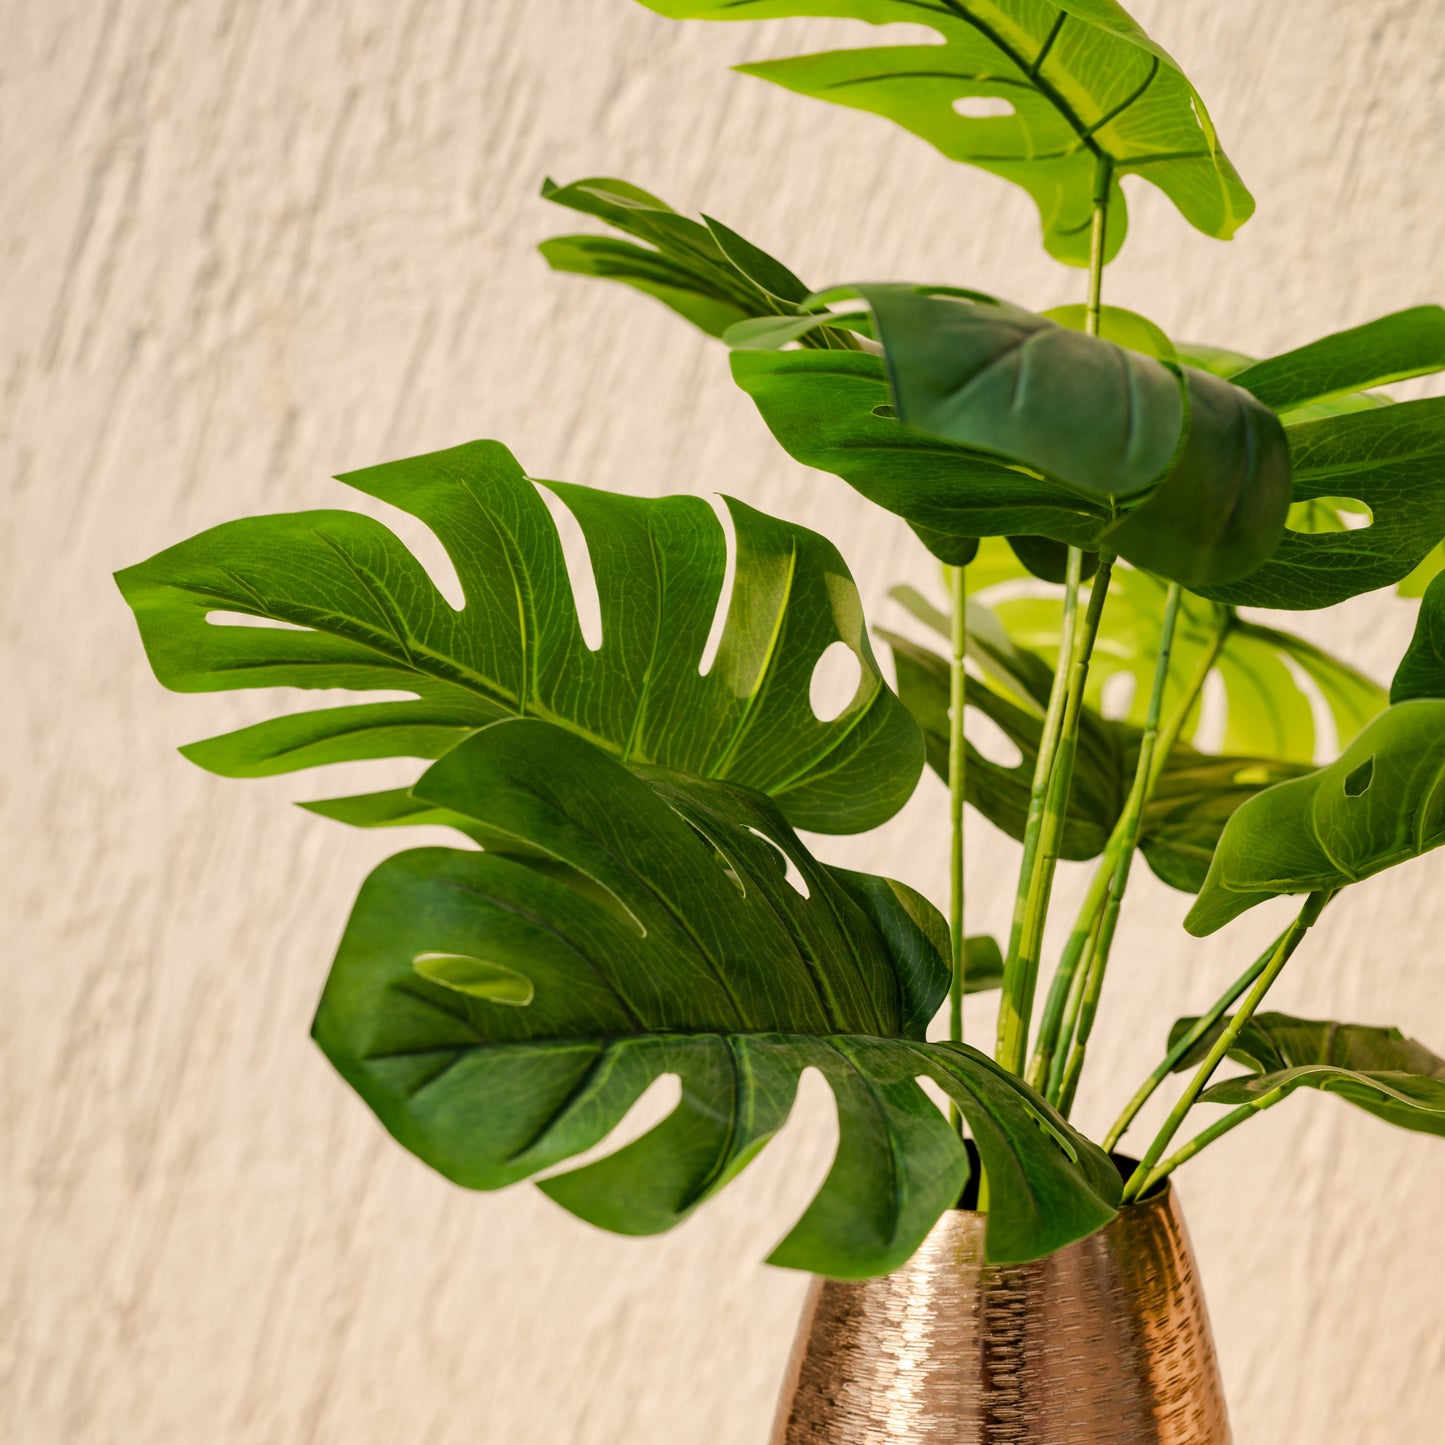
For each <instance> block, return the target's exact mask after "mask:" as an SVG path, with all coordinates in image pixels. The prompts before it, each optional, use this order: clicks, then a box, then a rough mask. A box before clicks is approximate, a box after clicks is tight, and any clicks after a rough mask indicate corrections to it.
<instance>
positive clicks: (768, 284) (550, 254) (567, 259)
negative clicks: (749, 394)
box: [540, 176, 854, 349]
mask: <svg viewBox="0 0 1445 1445" xmlns="http://www.w3.org/2000/svg"><path fill="white" fill-rule="evenodd" d="M542 195H543V196H544V197H545V198H546V199H547V200H549V201H555V202H556V203H557V204H558V205H559V206H567V207H568V208H570V209H571V210H574V211H580V212H581V213H582V214H583V215H587V216H595V217H596V218H597V219H598V220H600V221H605V222H606V223H607V224H608V225H610V226H613V227H615V228H616V229H617V230H619V231H622V232H624V233H625V234H626V235H629V236H632V237H635V238H636V239H635V240H633V241H619V240H617V239H616V238H614V237H610V236H554V237H553V238H552V239H551V240H549V241H544V242H542V245H541V247H540V249H541V252H542V255H543V256H544V257H545V258H546V260H547V264H548V265H550V266H551V267H552V268H553V270H556V271H571V272H575V273H576V274H578V275H582V276H598V277H601V278H603V279H604V280H608V281H621V282H622V283H623V284H624V285H627V286H631V287H633V288H635V289H636V290H638V291H643V292H645V293H646V294H647V295H649V296H655V297H656V298H657V299H658V300H659V301H661V302H663V303H664V304H665V305H667V306H670V307H671V308H672V309H673V310H674V311H676V312H678V313H679V315H681V316H684V317H686V318H687V320H689V321H691V322H692V323H693V325H694V326H697V327H699V328H701V329H702V330H703V331H706V332H707V333H708V335H709V336H721V335H722V334H723V333H724V332H725V331H727V330H728V328H729V327H731V326H735V325H737V324H738V323H739V322H743V321H748V320H751V319H753V318H757V317H768V318H772V319H774V320H775V321H776V320H778V319H779V318H797V317H798V316H800V315H801V314H802V313H803V307H802V306H801V305H800V304H799V303H800V302H802V301H803V300H804V299H806V298H807V296H808V294H809V293H808V288H807V287H806V286H805V285H804V284H803V283H802V282H801V281H800V280H798V278H797V277H796V276H794V275H793V273H792V272H791V271H790V270H788V268H787V267H786V266H784V265H783V264H782V262H781V261H776V260H774V259H773V257H771V256H769V255H768V254H767V253H766V252H765V251H762V250H760V249H759V248H758V247H757V246H754V245H753V244H752V242H750V241H746V240H744V239H743V238H742V237H741V236H739V235H738V234H737V232H736V231H733V230H730V229H729V228H728V227H727V226H724V225H723V224H722V222H721V221H714V220H711V219H708V218H704V220H703V221H694V220H692V219H691V217H688V216H682V215H679V214H678V213H677V212H676V211H674V210H673V209H672V207H671V206H669V205H668V204H667V202H665V201H662V200H659V199H658V198H657V197H656V196H654V195H651V194H650V193H649V192H647V191H644V190H642V189H640V188H639V187H637V186H634V185H632V184H630V183H629V182H627V181H621V180H617V179H615V178H613V177H610V176H591V177H588V178H587V179H586V180H581V181H573V182H572V183H571V184H570V185H566V186H558V185H556V184H555V183H553V182H552V181H547V182H546V183H545V184H544V185H543V187H542ZM799 335H800V338H801V340H802V341H803V344H804V345H805V346H820V347H824V348H827V347H830V346H839V347H843V348H845V349H846V348H848V347H851V346H852V345H853V344H854V343H853V342H852V341H851V340H849V339H848V338H847V337H846V335H845V333H843V332H841V331H836V330H833V329H832V328H828V329H824V328H822V327H821V326H819V324H818V323H816V322H807V321H804V322H803V323H802V329H801V331H800V332H799ZM788 339H792V338H791V337H789V338H788ZM778 344H781V343H778Z"/></svg>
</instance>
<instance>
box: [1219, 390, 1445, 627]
mask: <svg viewBox="0 0 1445 1445" xmlns="http://www.w3.org/2000/svg"><path fill="white" fill-rule="evenodd" d="M1285 435H1286V437H1287V438H1288V440H1289V447H1290V457H1291V464H1292V472H1293V488H1294V500H1295V502H1296V503H1299V502H1305V501H1309V500H1311V499H1312V498H1316V497H1340V498H1346V499H1353V500H1355V501H1359V502H1363V503H1364V504H1365V506H1366V507H1367V508H1368V510H1369V513H1370V518H1371V520H1370V524H1369V525H1368V526H1367V527H1358V528H1354V529H1352V530H1348V531H1341V532H1319V531H1310V532H1299V531H1289V530H1287V531H1286V532H1285V534H1284V536H1283V538H1282V539H1281V541H1280V543H1279V546H1278V547H1277V548H1276V549H1275V551H1274V552H1273V553H1272V554H1271V555H1270V557H1269V558H1268V560H1267V561H1265V562H1264V564H1263V565H1262V566H1260V567H1258V568H1257V569H1256V570H1255V571H1253V572H1251V573H1250V574H1249V575H1248V576H1247V577H1245V578H1243V579H1242V580H1239V581H1235V582H1229V583H1221V584H1218V585H1204V586H1201V587H1200V588H1199V590H1200V591H1201V592H1203V593H1204V594H1205V595H1206V596H1208V597H1213V598H1215V599H1217V600H1218V601H1221V602H1229V603H1233V604H1235V605H1236V606H1247V607H1283V608H1317V607H1331V606H1333V605H1334V604H1335V603H1337V602H1343V601H1345V600H1346V599H1347V598H1350V597H1355V596H1358V595H1359V594H1360V593H1362V592H1371V591H1374V590H1375V589H1376V588H1378V587H1388V586H1391V585H1392V584H1394V583H1396V582H1399V581H1400V580H1401V579H1402V578H1404V577H1405V576H1407V575H1408V574H1409V573H1410V572H1411V571H1412V570H1413V569H1414V568H1415V567H1417V566H1418V565H1419V564H1420V563H1421V562H1422V561H1423V560H1424V559H1425V558H1426V557H1427V556H1428V555H1429V554H1430V553H1431V552H1432V551H1433V550H1434V548H1435V547H1436V545H1437V544H1438V543H1439V542H1440V541H1441V539H1442V538H1445V486H1442V485H1441V476H1442V474H1445V397H1427V398H1425V399H1423V400H1420V401H1404V402H1398V403H1396V404H1395V405H1393V406H1382V407H1377V408H1373V409H1370V410H1364V411H1358V410H1357V411H1349V412H1346V413H1345V414H1343V415H1338V416H1331V417H1326V418H1323V419H1321V420H1318V421H1308V422H1301V423H1299V424H1297V425H1291V426H1288V427H1286V428H1285Z"/></svg>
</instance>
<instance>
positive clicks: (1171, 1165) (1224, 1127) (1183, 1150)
mask: <svg viewBox="0 0 1445 1445" xmlns="http://www.w3.org/2000/svg"><path fill="white" fill-rule="evenodd" d="M1285 1097H1286V1090H1284V1089H1272V1090H1270V1092H1269V1093H1268V1094H1261V1095H1260V1096H1259V1098H1258V1099H1253V1100H1251V1101H1250V1102H1249V1103H1248V1104H1241V1105H1240V1106H1239V1107H1238V1108H1237V1109H1231V1110H1230V1111H1229V1113H1227V1114H1225V1115H1223V1116H1222V1117H1221V1118H1218V1119H1216V1120H1215V1121H1214V1123H1212V1124H1211V1125H1209V1127H1208V1128H1207V1129H1201V1130H1200V1131H1199V1132H1198V1133H1197V1134H1196V1135H1195V1136H1194V1137H1193V1138H1192V1139H1191V1140H1190V1141H1189V1142H1188V1143H1187V1144H1184V1145H1181V1146H1180V1147H1179V1148H1178V1149H1176V1150H1175V1151H1174V1153H1172V1154H1171V1155H1170V1156H1169V1157H1168V1158H1167V1159H1166V1160H1164V1162H1163V1163H1162V1164H1160V1165H1158V1166H1157V1167H1156V1168H1155V1170H1154V1172H1153V1173H1152V1174H1151V1175H1150V1176H1149V1178H1148V1179H1146V1180H1145V1181H1144V1186H1143V1188H1142V1189H1141V1190H1140V1191H1139V1192H1140V1193H1141V1194H1142V1193H1143V1192H1144V1190H1147V1189H1152V1188H1153V1187H1154V1186H1155V1185H1156V1184H1158V1183H1159V1182H1160V1181H1161V1180H1163V1179H1165V1178H1167V1177H1168V1176H1169V1175H1170V1174H1172V1173H1173V1172H1174V1171H1175V1170H1176V1169H1177V1168H1178V1167H1179V1166H1180V1165H1181V1164H1183V1163H1184V1162H1185V1161H1186V1160H1189V1159H1192V1158H1194V1156H1195V1155H1196V1154H1198V1153H1199V1151H1200V1150H1201V1149H1203V1148H1204V1147H1205V1146H1206V1145H1208V1144H1212V1143H1213V1142H1214V1141H1215V1140H1216V1139H1218V1138H1221V1137H1222V1136H1223V1135H1225V1134H1227V1133H1229V1131H1230V1130H1231V1129H1234V1128H1237V1127H1238V1126H1239V1125H1240V1124H1242V1123H1244V1121H1245V1120H1246V1119H1249V1118H1252V1117H1253V1116H1254V1115H1255V1114H1259V1113H1263V1111H1264V1110H1265V1109H1269V1108H1272V1107H1273V1106H1274V1105H1275V1104H1277V1103H1279V1101H1280V1100H1281V1099H1283V1098H1285Z"/></svg>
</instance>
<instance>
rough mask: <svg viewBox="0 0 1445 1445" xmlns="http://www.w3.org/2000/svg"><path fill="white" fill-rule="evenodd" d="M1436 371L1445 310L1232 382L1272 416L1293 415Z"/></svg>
mask: <svg viewBox="0 0 1445 1445" xmlns="http://www.w3.org/2000/svg"><path fill="white" fill-rule="evenodd" d="M1440 370H1445V309H1442V308H1441V307H1439V306H1416V307H1414V308H1412V309H1411V310H1409V311H1396V312H1394V313H1393V314H1391V315H1389V316H1382V317H1380V318H1379V319H1378V320H1376V321H1367V322H1366V323H1365V324H1364V325H1363V326H1355V327H1352V328H1351V329H1350V330H1348V331H1338V332H1335V333H1334V334H1333V335H1331V336H1325V337H1322V338H1321V339H1320V340H1318V341H1312V342H1310V344H1309V345H1308V346H1301V347H1299V348H1298V349H1296V350H1294V351H1287V352H1285V353H1284V354H1283V355H1280V356H1272V357H1270V358H1269V360H1268V361H1259V362H1256V363H1255V364H1254V365H1253V366H1249V367H1246V368H1245V369H1243V370H1241V371H1238V372H1236V373H1235V374H1234V375H1233V377H1232V378H1231V379H1232V380H1233V382H1234V384H1235V385H1236V386H1242V387H1243V388H1244V389H1245V390H1246V391H1250V392H1253V393H1254V395H1255V396H1257V397H1258V398H1259V399H1260V400H1261V401H1262V402H1264V404H1265V405H1266V406H1269V407H1273V408H1274V410H1275V411H1279V412H1284V411H1291V412H1292V411H1295V410H1297V409H1298V408H1299V407H1302V406H1305V405H1307V404H1309V403H1312V402H1323V401H1333V400H1337V399H1338V398H1341V397H1344V396H1346V395H1348V394H1350V393H1354V392H1359V391H1362V390H1365V389H1367V388H1369V387H1372V386H1383V385H1384V384H1385V383H1386V382H1391V381H1403V380H1404V379H1405V378H1406V377H1411V376H1424V375H1426V374H1427V373H1429V372H1432V371H1440Z"/></svg>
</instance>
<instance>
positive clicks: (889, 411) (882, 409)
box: [873, 401, 898, 421]
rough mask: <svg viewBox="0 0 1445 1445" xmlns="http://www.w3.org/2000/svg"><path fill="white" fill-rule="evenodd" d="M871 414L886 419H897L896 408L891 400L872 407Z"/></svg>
mask: <svg viewBox="0 0 1445 1445" xmlns="http://www.w3.org/2000/svg"><path fill="white" fill-rule="evenodd" d="M873 415H874V416H881V417H885V418H886V419H887V420H888V421H897V420H898V408H897V407H895V406H894V405H893V403H892V402H891V401H885V402H880V403H879V404H878V405H877V406H875V407H874V408H873Z"/></svg>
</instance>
